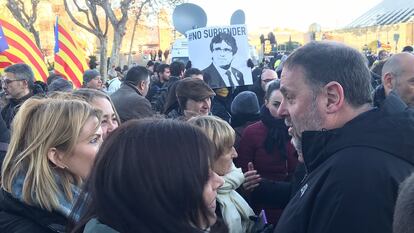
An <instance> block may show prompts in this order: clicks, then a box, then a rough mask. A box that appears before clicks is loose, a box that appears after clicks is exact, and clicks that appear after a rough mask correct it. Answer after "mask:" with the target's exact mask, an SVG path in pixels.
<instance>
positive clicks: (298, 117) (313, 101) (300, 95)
mask: <svg viewBox="0 0 414 233" xmlns="http://www.w3.org/2000/svg"><path fill="white" fill-rule="evenodd" d="M305 78H306V77H305V75H304V72H303V69H302V67H300V66H296V67H294V68H293V69H289V68H284V69H283V71H282V79H281V87H280V91H281V92H282V95H283V98H282V102H281V104H280V106H279V109H278V111H277V114H278V115H279V116H281V117H282V118H285V122H286V125H287V126H288V127H289V134H290V135H291V136H292V137H293V138H292V142H293V144H294V146H295V147H296V149H297V150H298V151H299V152H301V151H302V150H301V149H302V144H301V139H302V133H303V132H304V131H310V130H321V129H322V128H323V123H324V122H325V121H326V119H325V117H324V115H323V113H322V112H323V111H322V110H321V109H322V106H323V102H322V101H321V100H320V94H317V93H313V90H312V89H311V87H310V86H309V84H308V83H307V82H306V80H305Z"/></svg>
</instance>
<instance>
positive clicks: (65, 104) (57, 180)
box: [1, 98, 100, 211]
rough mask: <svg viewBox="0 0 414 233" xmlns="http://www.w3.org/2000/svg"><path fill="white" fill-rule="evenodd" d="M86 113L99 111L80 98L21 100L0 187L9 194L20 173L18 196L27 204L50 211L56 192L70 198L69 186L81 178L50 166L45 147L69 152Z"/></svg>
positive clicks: (86, 118) (91, 113) (96, 115)
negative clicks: (20, 183)
mask: <svg viewBox="0 0 414 233" xmlns="http://www.w3.org/2000/svg"><path fill="white" fill-rule="evenodd" d="M90 117H97V118H98V119H99V118H100V113H99V112H97V111H95V110H94V109H93V108H92V106H91V105H89V104H88V103H86V102H85V101H82V100H73V99H69V100H63V99H35V98H31V99H28V100H27V101H25V102H24V104H23V105H22V106H21V108H20V109H19V112H18V113H17V115H16V117H15V118H14V120H13V123H12V136H11V140H10V144H9V149H8V151H7V154H6V157H5V159H4V162H3V167H2V171H1V182H2V188H3V189H4V190H6V191H7V192H9V193H12V194H13V193H14V191H15V190H13V184H14V182H15V181H16V179H18V178H20V177H22V178H24V182H23V189H22V199H23V201H24V202H25V203H27V204H29V205H37V206H40V207H41V208H42V209H46V210H49V211H52V210H56V209H57V207H58V206H59V204H58V203H59V201H58V197H59V195H62V194H63V196H64V197H66V199H67V200H69V201H72V200H73V195H72V190H71V187H72V185H76V186H78V185H80V182H81V178H80V177H79V176H76V175H75V174H72V173H70V172H69V171H68V170H67V169H61V168H59V167H56V166H54V165H53V164H52V163H51V162H50V161H49V159H48V156H47V155H48V150H49V149H50V148H56V149H57V150H59V151H61V152H64V153H65V156H67V155H70V154H71V152H72V151H73V149H74V146H75V145H76V143H77V141H78V137H79V134H80V133H81V130H82V128H83V126H84V125H85V123H86V121H87V120H88V119H89V118H90ZM99 120H100V119H99ZM98 127H99V124H98V125H97V126H96V129H97V128H98Z"/></svg>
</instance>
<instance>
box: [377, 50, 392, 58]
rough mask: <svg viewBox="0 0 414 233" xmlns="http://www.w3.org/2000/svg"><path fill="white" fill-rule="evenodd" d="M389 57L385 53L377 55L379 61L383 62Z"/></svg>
mask: <svg viewBox="0 0 414 233" xmlns="http://www.w3.org/2000/svg"><path fill="white" fill-rule="evenodd" d="M389 56H390V54H389V53H388V52H387V51H381V52H380V53H379V54H378V59H379V60H384V59H386V58H388V57H389Z"/></svg>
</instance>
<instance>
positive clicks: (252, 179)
mask: <svg viewBox="0 0 414 233" xmlns="http://www.w3.org/2000/svg"><path fill="white" fill-rule="evenodd" d="M247 169H248V171H247V172H245V173H244V183H243V189H244V190H246V191H248V192H251V191H253V190H254V189H255V188H256V187H257V186H259V184H260V181H261V180H262V178H261V177H260V174H257V171H256V170H254V166H253V163H252V162H249V163H248V164H247Z"/></svg>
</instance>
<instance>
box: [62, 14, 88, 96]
mask: <svg viewBox="0 0 414 233" xmlns="http://www.w3.org/2000/svg"><path fill="white" fill-rule="evenodd" d="M76 41H77V40H76V38H75V36H74V35H71V33H70V32H69V31H68V30H66V28H65V27H63V26H62V24H60V23H59V20H58V18H56V24H55V73H58V74H60V75H62V76H64V77H65V78H66V79H68V80H71V81H72V83H73V85H74V86H75V87H78V88H79V87H81V86H82V82H83V72H85V70H87V69H88V65H87V63H86V57H85V53H84V52H83V51H82V48H80V46H79V44H78V43H76Z"/></svg>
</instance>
